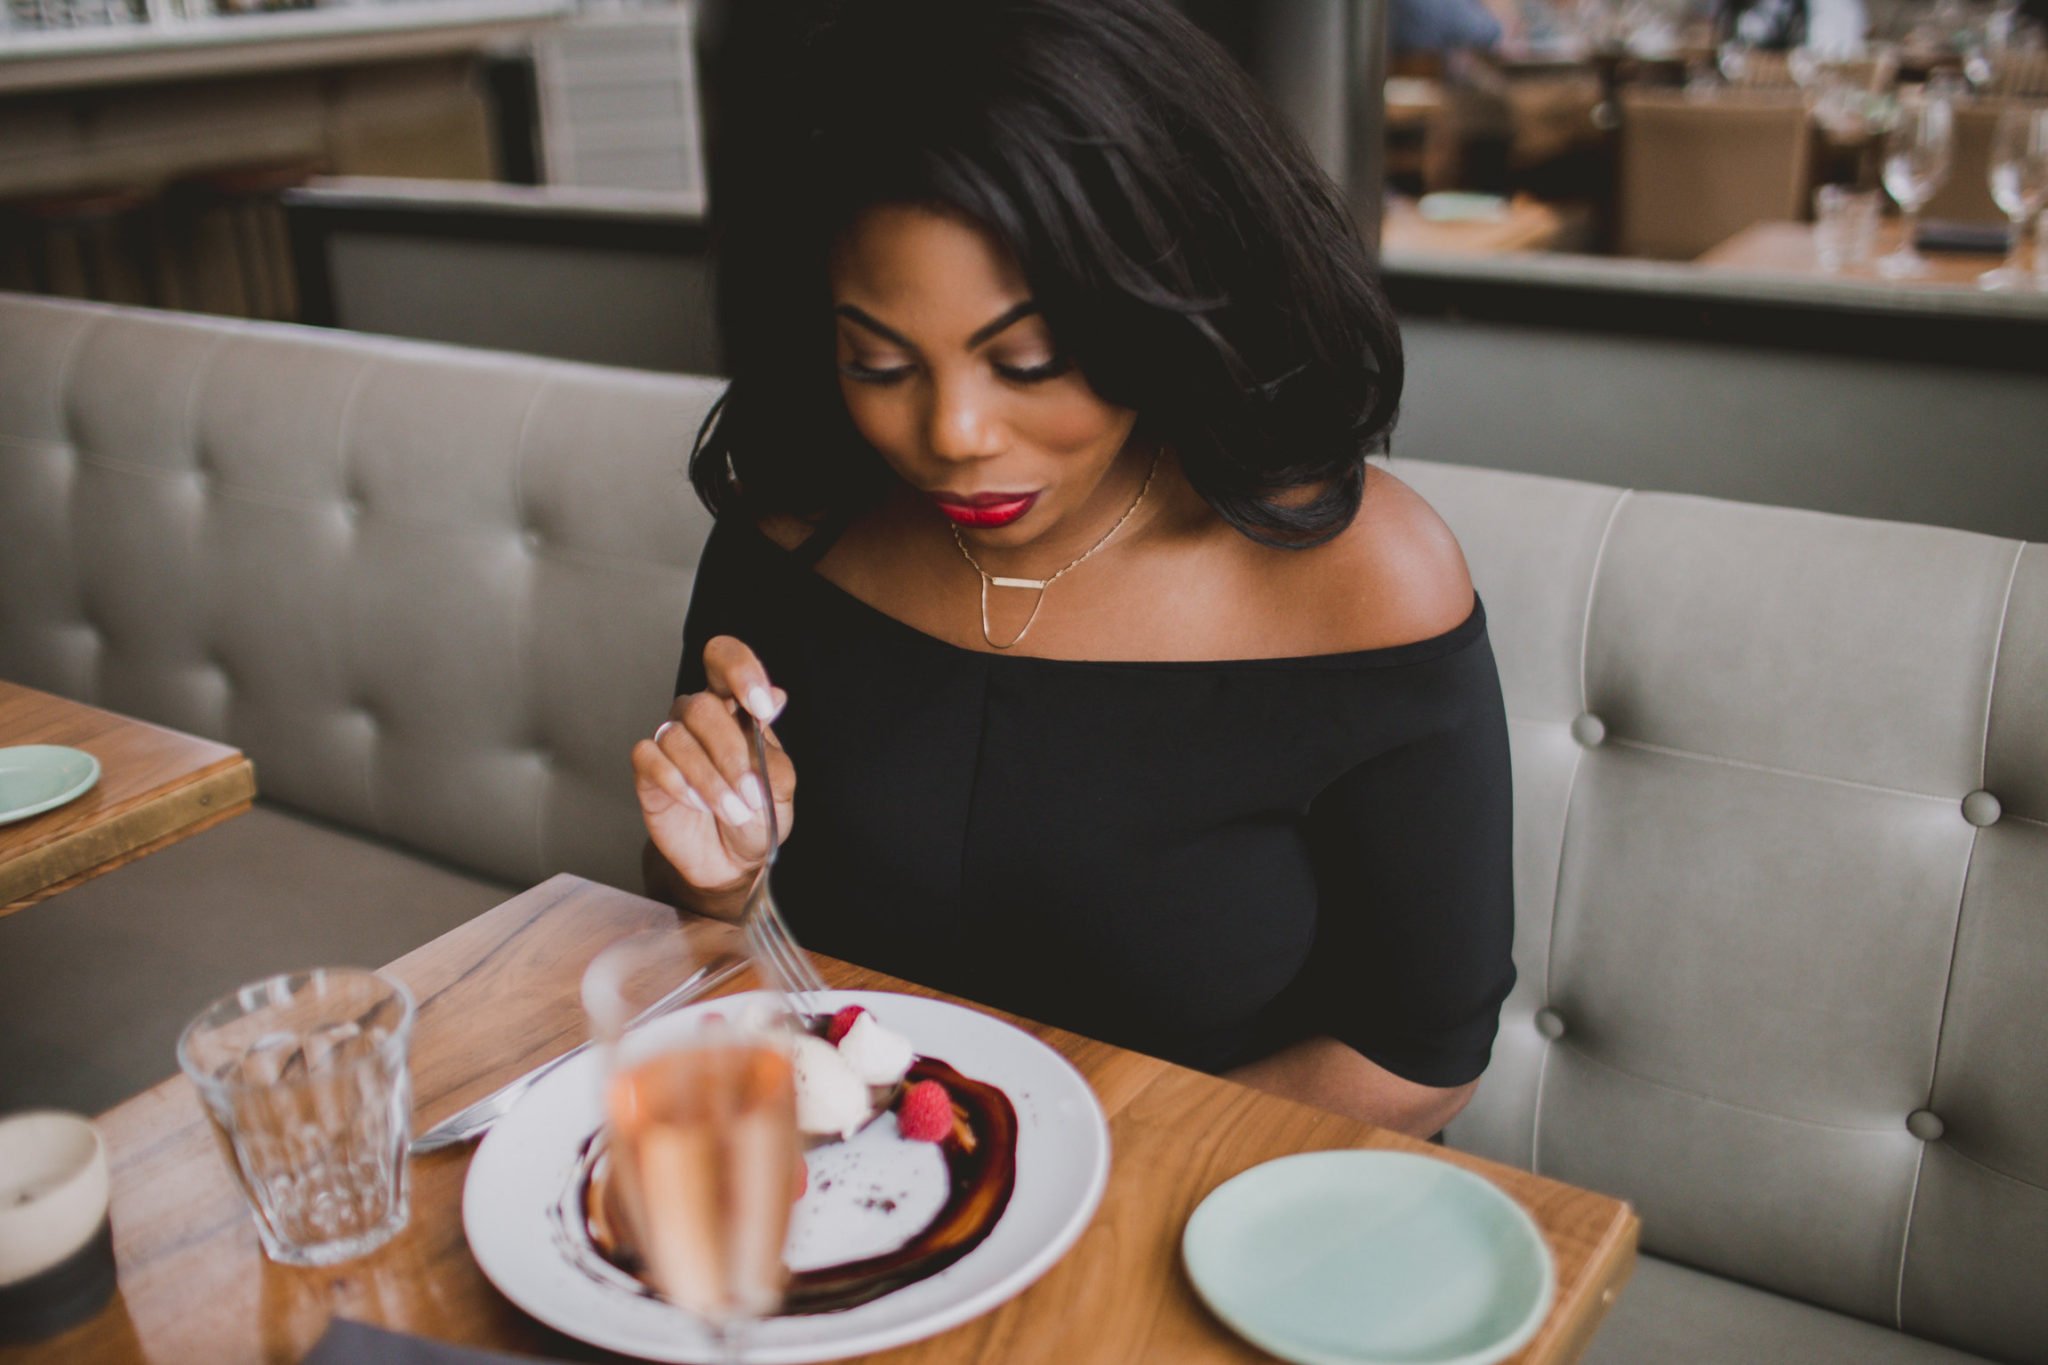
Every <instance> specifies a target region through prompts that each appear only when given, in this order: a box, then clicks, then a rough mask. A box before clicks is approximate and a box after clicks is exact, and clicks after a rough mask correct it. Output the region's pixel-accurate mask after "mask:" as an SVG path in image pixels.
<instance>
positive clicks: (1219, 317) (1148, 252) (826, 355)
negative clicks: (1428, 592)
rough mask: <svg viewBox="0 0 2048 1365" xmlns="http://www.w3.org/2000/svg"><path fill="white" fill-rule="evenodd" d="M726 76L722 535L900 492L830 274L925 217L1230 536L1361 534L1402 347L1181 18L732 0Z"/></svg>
mask: <svg viewBox="0 0 2048 1365" xmlns="http://www.w3.org/2000/svg"><path fill="white" fill-rule="evenodd" d="M778 10H779V12H778ZM750 13H751V14H752V15H753V16H754V20H753V21H754V24H755V31H752V32H750V31H748V30H747V28H746V27H745V24H744V21H743V18H742V16H745V15H748V14H750ZM762 30H771V31H769V32H764V31H762ZM712 65H713V70H712V72H711V78H712V92H713V96H714V117H715V122H714V125H713V127H712V130H711V131H712V158H713V166H712V175H713V178H712V187H711V188H712V203H713V231H714V244H715V245H714V250H715V252H716V260H717V281H718V288H717V299H718V313H719V327H720V333H721V340H722V343H723V347H724V355H725V362H726V366H727V371H728V373H729V374H730V375H731V377H732V383H731V385H730V387H729V388H728V389H727V390H726V393H725V396H724V397H723V399H722V400H721V401H720V404H719V406H718V407H717V408H716V409H715V410H714V411H713V412H712V414H711V416H710V417H709V418H708V419H707V420H706V422H705V424H704V427H703V429H702V430H701V431H700V432H699V433H698V438H697V444H696V448H695V450H694V452H693V454H692V456H691V462H690V476H691V479H692V481H693V482H694V483H695V485H696V487H697V490H698V492H699V494H700V495H701V496H702V497H703V498H704V501H705V503H706V504H707V505H708V506H709V507H710V508H711V509H712V510H713V511H714V512H715V513H717V514H718V515H721V516H723V515H726V514H727V513H735V514H738V515H741V516H744V517H748V518H759V517H762V516H766V515H770V514H775V513H788V514H795V515H797V516H802V517H807V518H816V517H818V516H820V515H829V514H831V513H833V512H835V511H847V510H854V509H856V508H857V507H858V506H860V505H864V504H867V503H869V502H871V501H872V500H873V499H875V498H876V497H878V496H879V495H880V493H881V492H882V491H883V489H884V488H886V486H887V483H888V479H889V477H890V475H889V473H888V470H887V468H886V466H885V465H884V464H883V462H882V460H881V457H880V456H879V455H878V454H877V453H876V452H875V451H874V450H873V449H872V448H871V447H870V446H868V444H867V443H866V442H865V441H864V440H862V438H861V437H860V435H859V433H858V432H857V431H856V430H855V428H854V426H853V423H852V420H851V418H850V417H849V416H848V415H847V412H846V407H845V404H844V402H843V400H842V399H841V396H840V393H839V388H838V380H837V374H836V365H835V361H834V353H833V340H834V338H833V321H832V303H831V296H830V286H829V281H828V278H827V271H828V263H829V256H830V252H831V249H832V246H833V244H834V242H835V241H836V240H837V239H838V238H839V237H840V235H841V234H843V233H844V232H845V231H846V229H847V228H848V227H849V226H850V225H851V224H852V222H853V221H854V219H855V218H856V217H857V216H858V215H859V214H860V213H861V212H862V211H863V210H865V209H867V208H870V207H873V206H875V205H879V204H919V205H927V206H931V207H934V208H940V209H943V210H948V211H951V212H954V213H957V214H960V215H963V216H964V217H966V218H967V219H970V220H972V221H973V222H975V223H977V224H980V225H981V226H983V227H985V228H987V229H988V230H989V231H990V232H992V233H993V234H994V235H995V236H996V237H997V238H998V239H999V240H1000V241H1001V242H1003V243H1004V244H1005V245H1006V246H1007V247H1008V249H1009V250H1010V251H1011V252H1012V253H1013V254H1014V255H1015V257H1016V259H1017V261H1018V263H1019V265H1020V267H1021V268H1022V270H1023V273H1024V276H1025V278H1026V280H1027V281H1028V282H1029V285H1030V288H1031V291H1032V296H1033V298H1034V299H1035V300H1036V301H1037V303H1038V305H1039V308H1040V310H1041V311H1042V313H1043V315H1044V317H1045V320H1046V323H1047V326H1048V327H1049V328H1050V330H1051V332H1052V335H1053V337H1054V339H1055V342H1056V343H1057V344H1058V345H1059V347H1060V348H1061V349H1062V351H1063V352H1064V353H1065V354H1067V355H1068V356H1070V357H1071V358H1072V359H1073V360H1074V362H1075V364H1076V365H1077V366H1078V367H1079V369H1080V371H1081V373H1082V374H1083V375H1084V376H1085V377H1086V378H1087V380H1088V382H1089V384H1090V385H1091V386H1092V387H1093V388H1094V390H1095V391H1096V392H1097V393H1098V394H1100V395H1101V396H1102V397H1103V398H1104V399H1105V400H1107V401H1109V402H1111V403H1114V404H1117V405H1118V406H1121V407H1127V408H1131V409H1133V410H1135V412H1136V413H1137V415H1138V424H1139V426H1138V430H1139V431H1140V433H1142V435H1143V436H1145V437H1147V438H1149V439H1153V440H1157V441H1160V442H1163V443H1164V444H1166V445H1167V446H1168V447H1170V448H1171V449H1172V450H1174V452H1175V453H1176V454H1177V455H1178V456H1179V459H1180V461H1181V466H1182V468H1183V469H1184V470H1185V472H1186V474H1187V477H1188V479H1189V481H1190V482H1191V483H1192V484H1193V485H1194V487H1195V488H1196V490H1197V491H1199V492H1200V493H1201V495H1202V497H1203V498H1205V499H1206V500H1207V501H1208V503H1209V505H1210V506H1212V507H1213V508H1215V509H1216V511H1217V513H1218V514H1219V515H1220V516H1222V517H1223V518H1224V519H1225V520H1226V521H1228V522H1229V523H1230V524H1231V525H1233V526H1235V527H1236V528H1237V529H1238V530H1240V531H1242V532H1243V533H1244V534H1246V535H1248V536H1250V537H1252V538H1253V539H1255V540H1259V541H1262V542H1265V543H1268V544H1273V545H1279V546H1289V547H1300V546H1307V545H1313V544H1317V543H1320V542H1322V541H1324V540H1328V539H1329V538H1331V537H1332V536H1335V535H1336V534H1337V533H1339V532H1340V531H1342V530H1343V529H1344V528H1345V527H1346V526H1348V525H1349V524H1350V522H1351V519H1352V518H1353V517H1354V516H1355V515H1356V514H1357V511H1358V505H1359V500H1360V497H1361V495H1362V493H1363V490H1364V484H1365V457H1366V455H1367V454H1368V453H1369V452H1372V451H1374V450H1376V449H1379V448H1381V447H1382V446H1383V444H1384V443H1385V441H1386V439H1387V436H1388V434H1389V432H1390V431H1391V430H1392V427H1393V423H1394V417H1395V411H1396V407H1397V405H1398V403H1399V399H1400V395H1401V380H1402V356H1401V339H1400V332H1399V329H1398V327H1397V325H1396V323H1395V320H1394V316H1393V312H1392V310H1391V308H1390V307H1389V306H1388V304H1387V301H1386V298H1385V295H1384V294H1383V293H1382V292H1381V290H1380V287H1379V283H1378V280H1377V278H1376V275H1375V272H1374V270H1373V267H1372V264H1371V262H1370V261H1369V259H1368V257H1367V254H1366V250H1365V247H1364V243H1363V241H1362V239H1361V238H1360V236H1359V233H1358V230H1357V228H1356V226H1355V224H1354V223H1353V222H1352V220H1351V217H1350V215H1349V213H1348V211H1347V209H1346V208H1345V206H1344V204H1343V202H1342V200H1341V198H1340V196H1339V194H1338V192H1337V190H1336V188H1335V187H1334V186H1333V185H1332V184H1331V183H1330V182H1329V181H1328V179H1327V178H1326V177H1325V176H1324V175H1323V173H1322V172H1321V171H1320V170H1319V169H1318V168H1317V167H1316V165H1315V163H1314V162H1313V161H1312V160H1311V159H1310V157H1309V155H1308V153H1307V152H1306V151H1305V150H1304V149H1303V147H1302V146H1301V144H1300V143H1299V142H1298V141H1297V140H1296V139H1295V138H1294V136H1292V134H1291V133H1289V132H1288V131H1287V130H1285V129H1284V128H1282V127H1281V126H1280V125H1279V123H1278V121H1277V118H1276V116H1275V115H1273V114H1272V113H1270V112H1269V110H1268V107H1267V104H1266V101H1265V99H1264V98H1263V97H1262V96H1261V95H1260V94H1259V92H1258V91H1257V90H1256V89H1255V88H1254V87H1253V85H1252V84H1251V82H1250V80H1249V79H1248V78H1247V77H1246V76H1245V74H1244V72H1243V71H1242V70H1241V69H1240V68H1239V67H1238V66H1237V64H1236V63H1235V62H1234V61H1233V60H1232V59H1231V58H1230V56H1229V55H1228V54H1227V53H1226V52H1225V51H1224V50H1223V49H1222V48H1221V47H1220V46H1218V45H1217V44H1216V43H1215V42H1213V41H1212V40H1211V39H1210V38H1209V37H1207V36H1206V35H1205V34H1204V33H1202V32H1201V30H1199V29H1198V28H1196V27H1195V26H1194V25H1193V24H1192V23H1191V22H1189V21H1188V20H1187V19H1185V18H1184V17H1182V15H1181V14H1180V13H1178V12H1177V11H1176V10H1174V9H1173V8H1172V7H1171V6H1170V5H1169V4H1168V3H1166V0H836V3H826V4H818V3H812V4H809V5H806V6H803V7H801V13H797V12H793V10H792V7H791V6H789V5H787V4H784V5H781V6H775V5H769V4H766V3H764V0H741V2H740V4H739V5H738V6H736V7H735V9H734V10H733V12H732V14H731V16H730V18H729V20H728V33H727V35H726V41H725V42H724V44H723V49H722V55H721V57H720V58H719V59H718V60H717V61H715V62H714V63H713V64H712ZM1310 490H1312V492H1310Z"/></svg>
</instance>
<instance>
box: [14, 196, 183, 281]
mask: <svg viewBox="0 0 2048 1365" xmlns="http://www.w3.org/2000/svg"><path fill="white" fill-rule="evenodd" d="M155 212H156V196H155V195H153V194H152V193H151V192H150V191H149V190H147V189H144V188H141V187H138V186H122V187H119V188H110V189H95V190H86V191H81V192H79V193H75V194H56V195H42V196H37V197H34V198H24V199H13V200H8V201H6V202H5V203H0V219H4V232H0V236H4V239H5V243H6V246H5V252H6V255H7V257H8V258H9V260H8V268H7V269H6V270H5V271H4V274H5V275H6V276H8V277H11V278H12V279H13V280H14V281H16V282H19V283H23V284H26V285H27V286H28V288H29V289H30V290H32V291H33V292H35V293H38V294H57V295H63V296H65V297H69V298H80V299H98V300H100V301H102V302H106V303H140V304H151V305H155V304H160V303H162V302H163V299H162V293H161V289H160V281H161V273H160V272H159V270H158V268H157V251H156V238H157V231H156V224H155V221H154V215H155Z"/></svg>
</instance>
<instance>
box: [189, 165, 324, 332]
mask: <svg viewBox="0 0 2048 1365" xmlns="http://www.w3.org/2000/svg"><path fill="white" fill-rule="evenodd" d="M319 169H320V168H319V167H318V166H317V165H316V164H314V163H312V162H308V161H293V162H286V163H277V164H257V165H245V166H230V167H226V168H224V169H221V170H216V171H208V172H205V173H202V174H199V175H194V176H188V177H186V178H185V179H182V180H180V181H178V182H177V183H176V184H174V185H173V186H172V187H171V189H170V190H169V191H168V192H167V194H166V199H167V201H168V202H169V204H170V205H171V214H172V218H173V225H172V229H171V233H170V235H171V238H172V245H173V254H174V257H175V259H176V262H177V271H176V273H177V276H178V286H179V290H180V293H181V295H182V298H181V300H180V303H181V306H183V307H186V308H191V309H194V310H196V311H199V312H206V313H218V314H223V315H227V316H231V317H247V318H267V319H271V320H273V321H282V322H291V321H295V320H297V318H298V315H299V302H298V293H297V286H296V284H295V283H294V280H293V276H292V260H291V247H290V243H289V240H288V239H287V237H286V235H285V223H284V209H283V208H282V207H281V206H280V204H279V203H278V196H280V195H281V194H283V193H284V192H285V191H286V190H288V189H295V188H297V187H298V186H300V185H303V184H305V183H306V182H307V181H308V180H310V179H311V178H312V177H313V176H314V175H315V174H317V173H318V171H319Z"/></svg>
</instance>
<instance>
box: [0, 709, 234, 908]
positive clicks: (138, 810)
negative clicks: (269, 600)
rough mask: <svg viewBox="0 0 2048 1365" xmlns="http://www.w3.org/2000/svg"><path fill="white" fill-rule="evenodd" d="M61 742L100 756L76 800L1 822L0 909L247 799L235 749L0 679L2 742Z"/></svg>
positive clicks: (201, 825) (54, 889)
mask: <svg viewBox="0 0 2048 1365" xmlns="http://www.w3.org/2000/svg"><path fill="white" fill-rule="evenodd" d="M16 744H65V745H69V746H70V747H72V748H74V749H83V750H85V752H87V753H89V754H91V755H92V756H93V757H94V758H97V759H98V760H99V761H100V780H99V782H98V783H97V784H96V785H95V786H94V787H93V789H92V790H91V791H89V792H87V793H86V794H85V795H83V796H81V797H79V798H78V799H77V800H76V801H69V802H66V803H65V804H64V805H61V806H59V807H57V808H56V809H55V810H50V811H44V812H43V813H42V814H41V815H37V816H32V817H31V818H29V819H27V820H22V821H19V822H17V823H15V824H12V825H0V915H10V914H12V913H14V912H15V911H16V910H20V909H23V908H24V907H27V906H30V905H34V904H35V903H36V902H37V901H39V900H43V899H46V898H47V897H50V896H54V895H56V894H57V893H58V892H59V891H62V890H65V889H66V888H68V887H72V886H76V885H78V883H80V882H82V881H85V880H86V879H88V878H90V877H97V876H99V874H100V873H102V872H110V871H112V870H113V869H114V868H117V867H119V866H121V865H122V864H123V863H132V862H134V861H135V860H136V859H137V858H140V857H142V856H143V855H144V854H145V853H153V852H155V851H156V850H157V849H160V848H162V847H164V846H165V845H166V844H174V843H176V842H178V840H180V839H184V838H188V837H190V836H191V835H194V834H197V833H199V831H201V830H203V829H210V828H211V827H213V826H214V825H217V824H219V823H220V822H221V821H223V820H226V819H228V818H230V817H232V816H236V815H240V814H241V813H242V812H243V811H245V810H247V809H249V803H250V802H251V801H253V800H254V799H255V797H256V770H255V769H254V768H253V767H251V766H250V764H249V760H248V759H246V758H244V757H243V756H242V754H241V751H240V750H238V749H232V748H229V747H228V746H227V745H225V744H216V743H214V742H213V741H212V740H210V739H200V738H198V737H197V736H194V735H187V734H183V733H180V732H179V731H177V730H170V729H166V728H164V727H163V726H161V725H151V724H149V723H148V722H146V721H139V720H131V719H130V718H128V717H127V716H119V715H115V714H114V713H113V712H111V711H102V710H100V709H99V708H98V707H94V706H87V705H85V704H84V703H83V702H75V701H71V700H69V699H68V698H65V697H53V696H51V695H50V694H49V693H47V692H38V691H36V690H35V689H34V688H30V687H21V686H18V685H16V684H14V683H10V682H0V745H5V746H11V745H16Z"/></svg>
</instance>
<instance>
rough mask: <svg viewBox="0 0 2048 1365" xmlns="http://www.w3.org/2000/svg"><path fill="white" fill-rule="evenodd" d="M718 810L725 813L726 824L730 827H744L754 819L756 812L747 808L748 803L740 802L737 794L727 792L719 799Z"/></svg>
mask: <svg viewBox="0 0 2048 1365" xmlns="http://www.w3.org/2000/svg"><path fill="white" fill-rule="evenodd" d="M718 808H719V809H720V810H721V811H723V812H725V820H726V823H727V824H730V825H744V824H746V823H747V822H748V821H749V820H752V819H753V818H754V812H753V811H751V810H749V809H748V808H747V803H746V802H744V801H742V800H740V798H739V795H738V794H737V793H735V792H727V793H726V794H725V795H723V796H721V797H719V798H718Z"/></svg>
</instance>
